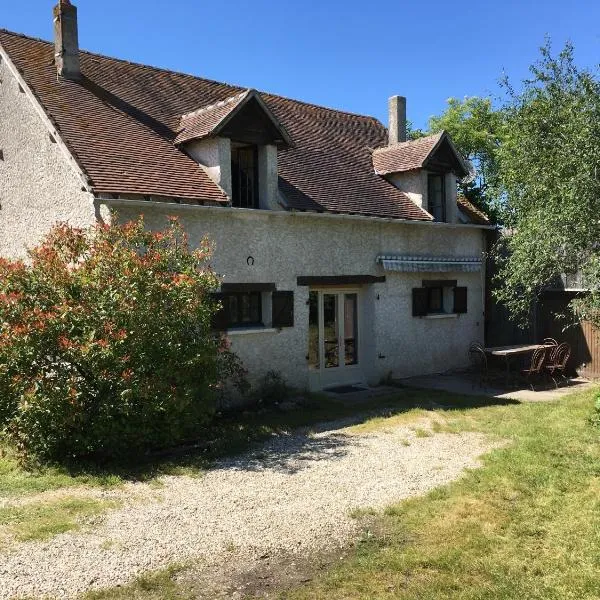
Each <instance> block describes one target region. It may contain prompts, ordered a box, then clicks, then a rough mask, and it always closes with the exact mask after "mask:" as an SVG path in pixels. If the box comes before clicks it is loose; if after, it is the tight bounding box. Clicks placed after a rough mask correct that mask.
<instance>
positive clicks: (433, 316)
mask: <svg viewBox="0 0 600 600" xmlns="http://www.w3.org/2000/svg"><path fill="white" fill-rule="evenodd" d="M457 317H458V314H457V313H431V314H429V315H425V316H424V317H423V318H424V319H456V318H457Z"/></svg>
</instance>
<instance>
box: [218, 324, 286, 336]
mask: <svg viewBox="0 0 600 600" xmlns="http://www.w3.org/2000/svg"><path fill="white" fill-rule="evenodd" d="M278 331H279V330H278V329H275V328H274V327H260V326H255V327H239V328H238V327H236V328H234V329H228V330H227V331H226V332H225V333H227V335H249V334H253V333H277V332H278Z"/></svg>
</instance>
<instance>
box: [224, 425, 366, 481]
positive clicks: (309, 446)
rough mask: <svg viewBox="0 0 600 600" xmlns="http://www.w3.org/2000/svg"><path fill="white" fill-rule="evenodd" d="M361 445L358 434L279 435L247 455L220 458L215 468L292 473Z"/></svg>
mask: <svg viewBox="0 0 600 600" xmlns="http://www.w3.org/2000/svg"><path fill="white" fill-rule="evenodd" d="M360 445H361V440H360V438H358V436H350V435H345V434H341V433H331V434H329V435H322V436H319V437H314V436H312V435H310V434H301V433H295V434H282V435H279V436H278V437H277V438H275V439H274V440H273V441H272V442H270V443H267V445H266V447H264V448H262V449H261V450H259V451H255V452H252V453H250V454H245V455H240V456H237V457H234V458H232V459H226V460H221V461H219V462H218V463H217V464H215V468H216V469H231V470H234V471H266V470H269V471H279V472H281V473H286V474H289V475H293V474H294V473H298V472H299V471H302V470H303V469H306V468H310V467H311V466H312V465H313V464H314V463H317V462H321V461H334V460H339V459H341V458H344V457H345V456H346V455H347V454H348V450H349V448H350V447H357V446H360Z"/></svg>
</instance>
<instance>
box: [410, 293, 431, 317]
mask: <svg viewBox="0 0 600 600" xmlns="http://www.w3.org/2000/svg"><path fill="white" fill-rule="evenodd" d="M428 299H429V290H428V289H427V288H413V291H412V314H413V317H424V316H425V315H426V314H427V305H428V303H429V302H428Z"/></svg>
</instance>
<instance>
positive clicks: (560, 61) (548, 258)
mask: <svg viewBox="0 0 600 600" xmlns="http://www.w3.org/2000/svg"><path fill="white" fill-rule="evenodd" d="M530 71H531V74H532V77H531V78H530V79H529V80H527V81H525V82H523V86H522V88H521V89H519V90H518V91H517V90H515V89H513V88H512V87H511V85H510V83H509V82H505V84H504V85H505V87H506V90H507V92H508V95H509V102H508V104H507V106H506V107H505V125H504V133H503V143H502V145H501V147H500V149H499V153H498V161H499V170H500V172H501V183H502V186H503V191H504V193H505V195H506V198H507V201H508V208H509V210H508V211H507V213H506V218H507V225H508V226H509V227H510V228H511V233H510V235H508V236H506V239H505V242H504V243H505V248H504V249H503V250H502V251H498V252H497V258H498V260H499V263H500V269H499V274H498V278H497V280H498V283H499V287H498V289H497V290H496V297H497V299H498V300H500V301H501V302H503V303H505V304H506V306H507V307H508V309H509V311H510V312H511V313H512V315H513V316H514V317H515V318H516V319H518V320H520V322H521V323H524V322H526V321H527V318H528V316H529V314H530V310H531V307H532V305H533V303H534V300H535V299H536V297H537V296H538V295H539V293H540V292H541V291H542V290H543V289H544V287H546V286H547V285H548V284H549V283H551V282H552V281H553V279H554V278H555V277H556V276H557V275H559V274H561V273H575V272H576V271H577V270H581V271H582V272H583V274H584V276H586V277H587V282H588V285H590V287H591V288H592V292H591V294H589V295H586V296H585V297H582V298H580V299H578V300H577V301H576V302H575V304H574V308H576V309H577V310H578V311H579V312H580V315H581V316H583V317H585V318H589V319H591V320H592V321H593V322H595V323H596V324H600V294H599V291H598V290H599V289H600V288H599V287H598V278H599V277H600V268H599V267H600V263H599V260H600V247H599V246H598V240H599V239H600V221H599V220H598V214H600V82H599V81H598V79H597V78H596V76H595V75H594V74H593V73H592V72H590V71H588V70H582V69H579V68H578V67H577V66H576V64H575V61H574V56H573V48H572V46H570V45H567V46H566V47H565V48H564V49H563V50H562V51H561V52H560V53H559V54H558V55H557V56H554V55H553V54H552V52H551V48H550V46H549V44H547V45H546V46H544V47H543V48H542V49H541V58H540V60H539V61H538V62H537V63H536V64H534V65H533V66H532V67H531V68H530Z"/></svg>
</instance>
